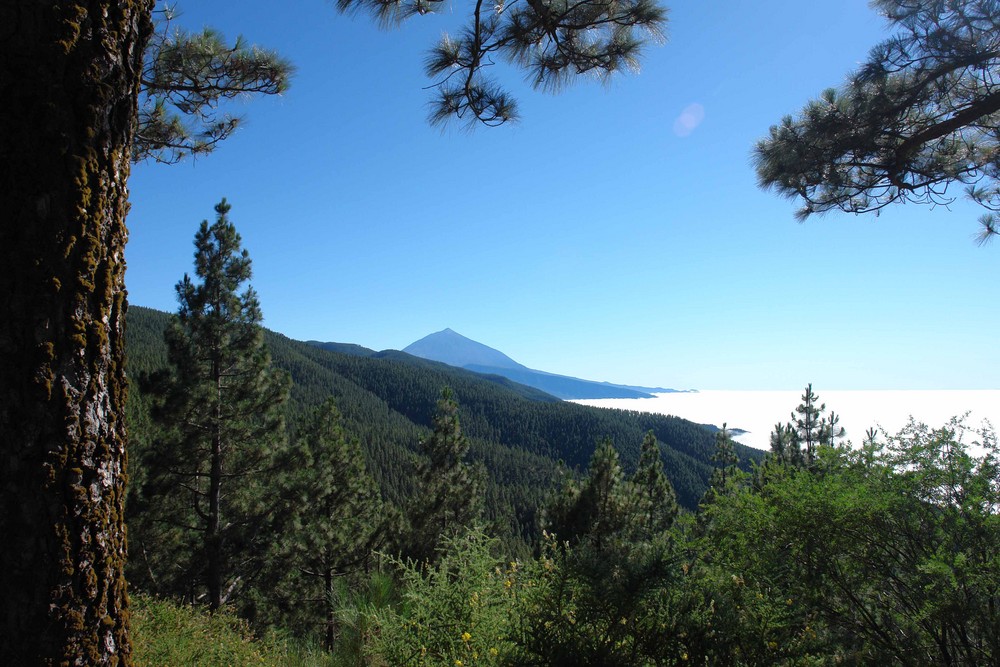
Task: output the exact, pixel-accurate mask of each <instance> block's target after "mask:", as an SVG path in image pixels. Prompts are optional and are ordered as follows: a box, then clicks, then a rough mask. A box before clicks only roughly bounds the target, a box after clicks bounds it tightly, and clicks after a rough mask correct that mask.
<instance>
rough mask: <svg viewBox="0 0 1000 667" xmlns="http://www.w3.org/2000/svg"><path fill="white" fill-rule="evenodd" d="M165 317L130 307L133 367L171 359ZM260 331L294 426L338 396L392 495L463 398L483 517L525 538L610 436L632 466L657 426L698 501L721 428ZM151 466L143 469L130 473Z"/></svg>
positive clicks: (667, 455)
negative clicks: (446, 412) (446, 400)
mask: <svg viewBox="0 0 1000 667" xmlns="http://www.w3.org/2000/svg"><path fill="white" fill-rule="evenodd" d="M169 319H170V316H169V315H168V314H166V313H162V312H159V311H154V310H151V309H148V308H142V307H138V306H132V307H130V308H129V314H128V324H129V327H128V345H129V348H128V350H129V373H130V375H131V376H132V377H133V378H136V377H139V376H140V375H142V374H143V373H150V372H154V371H156V370H158V369H161V368H163V367H164V366H165V364H166V348H165V344H164V342H163V336H162V332H163V331H164V329H165V328H166V327H167V325H168V323H169ZM265 340H266V342H267V346H268V350H269V351H270V354H271V358H272V361H273V364H274V365H275V367H277V368H279V369H282V370H284V371H286V372H288V373H289V375H290V376H291V378H292V388H291V394H290V400H289V404H288V406H287V408H286V414H287V419H288V423H289V428H290V430H291V432H292V433H293V434H295V433H297V432H298V431H299V430H300V429H301V428H302V423H303V421H304V420H306V419H307V416H308V415H309V414H310V412H311V410H312V409H314V408H315V407H317V406H319V405H321V404H322V403H323V402H324V401H325V400H326V399H327V398H328V397H330V396H332V397H333V398H334V399H335V401H336V403H337V408H338V409H339V410H340V412H341V413H342V415H343V419H344V428H345V430H346V431H347V432H348V433H350V434H351V435H352V436H353V437H356V438H358V440H360V442H361V443H362V446H363V449H364V452H365V457H366V461H367V462H368V466H369V469H370V470H371V471H372V474H373V475H374V476H375V478H376V480H377V481H378V484H379V486H380V488H381V489H382V490H383V493H384V495H385V496H386V497H387V498H388V499H389V500H392V501H393V502H401V501H402V500H403V499H404V498H406V497H408V496H409V495H410V494H411V493H412V492H413V490H414V479H415V477H414V471H415V465H416V462H417V452H418V451H419V447H418V443H419V442H420V440H421V439H423V438H426V437H427V435H428V433H430V428H431V427H432V416H433V415H434V414H435V411H436V409H437V406H436V402H437V399H438V398H439V397H440V393H441V389H442V388H443V387H450V388H451V389H452V391H453V392H454V394H455V396H456V397H457V398H458V401H459V405H460V408H459V414H460V416H461V420H462V430H463V432H464V433H465V434H466V435H467V436H468V438H469V440H470V445H471V448H470V453H471V457H472V459H473V460H476V461H482V462H483V463H484V464H485V466H486V468H487V470H488V471H489V477H490V479H491V480H492V481H491V482H490V483H489V484H487V487H486V498H487V502H486V506H487V511H488V514H487V516H488V517H489V518H490V519H499V518H501V517H503V519H504V521H507V522H509V523H510V525H511V526H513V527H515V528H516V531H517V532H518V533H519V534H521V535H522V536H525V537H526V536H528V535H530V533H531V532H533V531H534V515H535V508H536V507H537V506H538V504H539V502H540V500H541V498H542V496H543V495H544V492H545V489H547V488H548V486H549V484H550V482H551V481H552V480H553V479H554V476H555V473H556V469H557V465H556V464H557V462H558V461H563V462H564V463H565V465H566V466H568V467H569V468H577V467H580V468H582V467H585V466H586V464H587V462H588V460H589V459H590V455H591V454H592V453H593V451H594V446H595V444H596V443H597V442H598V441H599V440H601V439H603V438H604V437H609V438H611V440H612V441H613V442H614V443H615V445H616V447H618V449H619V451H620V453H621V456H622V459H623V463H624V465H625V466H626V468H627V469H634V467H635V465H636V463H637V462H638V460H639V453H640V452H639V450H640V445H641V443H642V441H643V438H644V437H645V434H646V433H647V432H648V431H650V430H652V431H653V433H654V435H655V436H656V438H657V440H658V441H659V443H661V444H660V450H661V453H662V456H663V460H664V466H665V469H666V470H667V475H668V477H669V478H670V481H671V483H672V484H673V486H674V488H675V489H676V491H677V497H678V501H679V502H680V503H681V505H682V506H684V507H687V508H689V509H693V508H694V507H696V505H697V503H698V499H699V498H701V495H702V494H703V493H704V491H705V489H706V488H707V485H708V482H709V480H710V479H711V476H712V467H711V464H710V461H709V459H710V457H711V456H712V453H713V452H714V451H715V444H714V443H715V441H714V435H713V433H712V431H710V430H709V429H706V428H705V427H703V426H700V425H698V424H693V423H691V422H689V421H687V420H684V419H679V418H676V417H668V416H664V415H654V414H647V413H639V412H630V411H625V410H607V409H598V408H590V407H586V406H581V405H576V404H574V403H566V402H562V401H558V400H556V399H555V398H553V397H551V396H548V395H546V394H543V393H541V392H538V391H537V390H533V389H530V388H528V387H523V386H520V385H516V384H514V383H512V382H510V381H509V380H506V379H505V378H500V377H493V378H488V377H483V376H480V375H478V374H476V373H471V372H468V371H463V370H461V369H457V368H453V367H451V366H447V365H445V364H441V363H437V362H432V361H426V360H423V359H419V358H417V357H412V356H410V355H407V354H404V353H402V352H395V351H387V352H372V351H371V350H367V349H365V348H359V347H357V346H342V347H341V346H335V345H330V344H327V346H328V347H329V348H334V347H339V349H342V350H346V352H344V351H334V350H333V349H321V348H319V347H317V346H316V345H311V344H308V343H303V342H299V341H293V340H291V339H289V338H287V337H285V336H282V335H280V334H276V333H272V332H268V331H265ZM131 399H132V400H133V403H134V404H135V405H134V406H133V408H134V417H133V418H132V421H131V424H132V431H133V436H132V437H133V441H134V446H135V447H136V449H135V450H134V451H135V452H136V454H135V456H139V452H140V451H141V449H142V448H143V447H144V446H145V443H146V442H148V441H149V439H150V430H149V429H150V428H151V427H150V424H149V420H148V418H147V417H146V416H145V415H144V414H143V413H142V409H141V407H140V406H143V405H145V404H146V403H147V402H148V397H147V396H146V395H145V393H144V392H143V391H142V390H141V388H136V389H135V390H133V391H132V392H131ZM737 447H738V449H739V452H740V455H741V456H742V457H743V458H744V460H748V459H754V458H758V457H759V453H757V452H755V450H750V449H748V448H745V447H742V446H739V445H737ZM133 460H136V459H135V458H134V459H133ZM144 475H145V473H144V472H143V471H142V470H136V471H135V474H134V479H138V480H141V479H142V478H143V477H144Z"/></svg>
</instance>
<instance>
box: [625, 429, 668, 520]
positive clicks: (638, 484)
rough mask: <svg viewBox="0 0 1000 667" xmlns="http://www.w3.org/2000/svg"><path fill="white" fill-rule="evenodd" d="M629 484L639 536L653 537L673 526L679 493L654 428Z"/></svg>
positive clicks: (645, 439)
mask: <svg viewBox="0 0 1000 667" xmlns="http://www.w3.org/2000/svg"><path fill="white" fill-rule="evenodd" d="M629 486H630V494H631V496H632V503H633V509H632V513H633V524H634V526H635V528H636V530H637V531H638V536H637V537H639V538H640V539H650V538H651V537H653V536H655V535H659V534H661V533H663V531H665V530H667V529H668V528H670V526H671V525H672V524H673V522H674V519H675V518H676V517H677V511H678V506H677V494H676V493H675V492H674V487H673V486H672V485H671V484H670V480H668V479H667V476H666V475H665V474H664V472H663V460H662V459H661V458H660V448H659V445H658V444H657V442H656V436H655V435H654V434H653V432H652V431H650V432H648V433H647V434H646V436H645V437H644V438H643V440H642V449H641V452H640V454H639V464H638V466H637V468H636V471H635V475H633V476H632V478H631V479H630V480H629Z"/></svg>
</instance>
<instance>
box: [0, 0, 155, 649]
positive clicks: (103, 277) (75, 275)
mask: <svg viewBox="0 0 1000 667" xmlns="http://www.w3.org/2000/svg"><path fill="white" fill-rule="evenodd" d="M152 5H153V3H152V2H151V0H140V1H123V2H96V1H91V2H83V1H80V2H37V0H5V1H4V2H2V3H0V126H2V127H4V128H5V131H4V132H3V133H0V210H3V211H4V215H5V216H6V218H7V219H6V221H5V224H4V225H2V226H0V261H2V262H3V266H4V270H3V271H2V272H0V304H2V305H0V310H2V312H3V313H4V315H5V316H4V318H0V368H3V373H2V374H0V484H2V488H0V503H2V504H0V534H2V535H3V536H4V540H5V542H6V544H5V547H4V549H3V550H0V590H3V591H4V593H5V599H4V602H3V607H2V608H3V613H2V614H0V662H2V663H4V664H53V665H56V664H66V665H84V664H86V665H127V664H130V663H131V650H130V643H129V638H128V601H127V593H126V588H125V579H124V575H123V572H124V569H123V568H124V562H125V556H126V545H125V527H124V522H123V511H122V508H123V502H124V490H125V489H124V484H125V479H124V474H123V471H124V470H125V456H126V451H125V446H126V433H125V425H124V421H123V415H124V406H125V395H126V379H125V373H124V363H123V362H124V338H123V327H124V314H125V309H126V299H125V291H124V275H125V264H124V246H125V241H126V239H127V231H126V227H125V215H126V212H127V210H128V201H127V188H126V183H127V179H128V174H129V161H128V160H127V159H125V158H123V156H127V155H129V154H130V144H131V140H132V135H133V132H134V123H135V118H136V99H137V95H138V85H139V72H140V69H141V63H142V53H143V50H144V48H145V44H146V40H148V38H149V35H150V31H151V22H150V15H151V11H152Z"/></svg>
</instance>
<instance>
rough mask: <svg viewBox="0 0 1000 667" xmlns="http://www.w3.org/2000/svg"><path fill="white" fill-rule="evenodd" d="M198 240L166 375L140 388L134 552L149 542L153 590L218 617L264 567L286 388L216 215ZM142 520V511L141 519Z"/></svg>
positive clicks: (245, 272)
mask: <svg viewBox="0 0 1000 667" xmlns="http://www.w3.org/2000/svg"><path fill="white" fill-rule="evenodd" d="M216 212H217V214H218V217H217V220H216V222H215V223H214V224H212V225H209V224H208V222H207V221H204V222H202V224H201V228H200V229H199V231H198V234H197V235H196V237H195V247H196V252H195V268H196V272H197V275H198V277H199V278H200V279H201V282H200V283H195V282H194V281H193V280H192V279H191V278H190V277H189V276H187V275H185V276H184V279H183V280H182V281H181V282H180V283H178V285H177V294H178V299H179V301H180V304H181V305H180V309H179V312H178V314H177V316H176V317H175V318H174V319H173V320H172V322H171V325H170V327H169V328H168V329H167V331H166V332H165V334H164V335H165V338H166V341H167V350H168V358H169V361H170V370H169V372H164V373H160V374H159V375H158V376H156V377H155V379H154V380H152V381H150V382H149V389H150V390H151V393H152V394H153V395H155V396H156V397H157V398H158V402H157V405H156V407H155V409H154V411H153V416H154V418H155V420H156V421H157V422H158V424H159V425H160V430H159V432H158V433H157V434H156V437H155V438H153V439H152V440H151V442H150V443H149V445H150V446H149V449H148V450H146V452H145V453H144V454H145V456H144V461H143V465H144V466H145V468H146V475H147V479H146V483H145V487H144V488H143V489H142V495H141V496H139V498H141V499H142V500H141V501H140V502H142V503H143V505H142V507H140V508H137V509H139V510H140V512H141V514H142V516H143V517H144V521H141V522H138V523H137V528H138V529H139V530H137V533H138V534H137V537H138V539H137V540H136V542H138V544H139V545H140V549H141V550H144V552H145V553H154V552H153V551H152V550H151V549H147V548H146V545H145V542H146V541H147V540H150V541H152V542H155V543H156V545H157V547H158V548H157V549H156V550H155V555H156V556H157V560H158V562H157V563H155V564H154V563H152V562H151V561H147V562H146V565H147V569H148V571H149V575H150V576H149V579H150V581H149V582H148V583H150V584H151V585H153V586H158V587H159V588H160V589H161V590H162V591H163V592H169V593H171V594H175V595H181V596H184V597H186V598H187V599H189V600H192V601H193V600H198V599H201V597H202V596H203V595H204V596H207V601H208V604H209V605H210V606H211V607H212V608H213V609H217V608H219V607H220V606H221V605H222V604H224V603H226V602H227V600H232V599H235V597H236V596H238V594H239V593H240V592H241V591H242V590H243V589H244V588H245V587H246V585H247V583H248V580H249V579H251V578H252V576H253V575H254V574H255V573H256V571H257V570H258V569H259V567H260V565H261V562H260V561H261V555H262V554H261V550H262V549H263V547H264V545H265V544H266V539H267V535H266V531H265V530H264V527H265V525H266V523H265V521H266V519H267V518H268V517H269V516H270V515H271V514H272V512H273V510H274V505H273V504H274V501H275V499H274V492H275V488H274V485H273V484H272V483H271V482H272V479H271V474H272V472H273V468H274V465H275V456H276V453H277V452H278V451H279V450H280V448H281V447H282V446H283V445H284V426H283V419H282V412H281V404H282V402H283V401H284V400H285V397H286V396H287V393H288V382H287V379H286V377H285V376H284V375H283V374H282V373H279V372H276V371H274V370H273V369H272V368H271V363H270V357H269V356H268V354H267V350H266V348H265V347H264V344H263V338H262V333H261V329H260V321H261V311H260V304H259V302H258V300H257V296H256V294H255V293H254V291H253V289H252V288H249V287H248V288H246V290H245V291H243V292H242V293H239V292H238V290H239V289H240V287H241V285H242V284H243V283H244V282H246V281H247V280H249V278H250V275H251V271H250V259H249V255H248V254H247V252H246V250H243V249H241V248H240V237H239V234H237V233H236V230H235V227H234V226H233V224H232V223H231V222H230V221H229V220H228V212H229V205H228V204H227V203H226V201H225V200H224V199H223V200H222V202H221V203H220V204H218V205H217V206H216ZM142 510H145V511H144V513H143V512H142Z"/></svg>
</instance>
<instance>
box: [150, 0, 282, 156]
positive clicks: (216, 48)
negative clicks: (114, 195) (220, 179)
mask: <svg viewBox="0 0 1000 667" xmlns="http://www.w3.org/2000/svg"><path fill="white" fill-rule="evenodd" d="M155 16H156V17H157V19H158V20H157V22H156V30H155V32H154V33H153V36H152V38H151V39H150V41H149V45H148V46H147V47H146V52H145V54H144V57H143V67H142V75H141V77H140V80H139V85H140V93H139V121H138V124H137V126H136V129H135V138H134V141H133V144H132V160H133V161H134V162H141V161H143V160H147V159H153V160H155V161H157V162H166V163H173V162H178V161H180V160H181V159H182V158H183V157H185V156H186V155H201V154H205V153H210V152H211V151H212V150H214V149H215V146H216V144H218V143H219V142H220V141H223V140H224V139H226V138H228V137H229V136H230V135H231V134H232V133H233V132H234V131H235V130H236V129H237V127H239V125H240V123H241V121H242V119H241V118H240V117H238V116H233V115H230V114H228V113H220V106H221V105H222V103H224V102H225V101H227V100H232V99H235V98H240V97H244V96H248V95H253V94H263V95H277V94H280V93H282V92H284V91H285V90H286V89H287V88H288V83H289V79H290V78H291V74H292V71H293V68H292V66H291V65H290V64H289V63H288V62H287V61H286V60H284V59H282V58H281V57H280V56H278V55H277V54H276V53H275V52H273V51H269V50H266V49H262V48H260V47H258V46H256V45H251V44H247V43H246V41H245V40H244V39H243V38H242V37H239V38H237V39H236V41H235V43H233V44H232V45H231V46H230V45H228V44H226V42H225V39H224V38H223V36H222V35H221V34H220V33H219V32H218V31H217V30H213V29H211V28H205V29H204V30H202V31H201V32H198V33H189V32H187V31H185V30H181V29H173V28H172V26H171V22H172V20H173V19H174V18H176V16H177V13H176V11H175V10H174V9H173V7H170V6H166V7H163V8H161V9H160V10H158V11H157V12H155Z"/></svg>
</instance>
